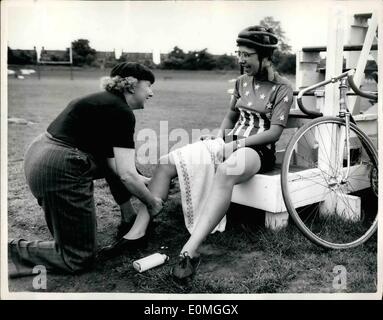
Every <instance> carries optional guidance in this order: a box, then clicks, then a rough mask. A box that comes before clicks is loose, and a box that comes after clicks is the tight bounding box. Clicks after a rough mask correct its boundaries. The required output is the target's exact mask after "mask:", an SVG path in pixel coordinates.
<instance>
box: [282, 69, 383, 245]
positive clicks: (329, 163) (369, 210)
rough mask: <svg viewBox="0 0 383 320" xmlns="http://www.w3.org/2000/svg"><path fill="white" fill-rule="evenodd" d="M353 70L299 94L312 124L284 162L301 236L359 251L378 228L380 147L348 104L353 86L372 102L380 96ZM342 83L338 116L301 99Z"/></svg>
mask: <svg viewBox="0 0 383 320" xmlns="http://www.w3.org/2000/svg"><path fill="white" fill-rule="evenodd" d="M354 72H355V70H354V69H352V70H349V71H347V72H344V73H342V74H341V75H339V76H337V77H334V78H331V79H330V80H326V81H322V82H319V83H317V84H314V85H312V86H310V87H307V88H305V89H303V90H301V91H300V92H299V94H298V97H297V102H298V106H299V108H300V109H301V111H302V112H303V113H305V114H306V115H308V116H309V117H310V118H313V119H314V120H312V121H310V122H308V123H306V124H305V125H303V126H302V127H301V128H300V129H299V130H298V131H297V132H296V133H295V134H294V136H293V137H292V139H291V140H290V142H289V143H288V145H287V148H286V152H285V155H284V158H283V162H282V170H281V186H282V194H283V199H284V202H285V205H286V208H287V211H288V212H289V215H290V216H291V217H292V219H293V220H294V222H295V224H296V225H297V227H298V229H299V230H300V231H301V232H302V233H303V235H304V236H306V237H307V238H308V239H309V240H311V241H312V242H314V243H315V244H318V245H320V246H322V247H324V248H331V249H345V248H352V247H356V246H358V245H360V244H362V243H364V242H365V241H367V240H368V239H369V238H370V237H371V236H372V235H373V234H374V233H375V231H376V230H377V224H378V221H377V212H378V211H377V210H378V206H377V204H378V154H377V149H376V148H375V146H374V144H373V142H372V141H371V139H370V138H369V137H368V136H367V135H366V134H365V133H363V132H362V131H361V130H360V129H359V128H358V127H357V125H356V123H355V121H354V119H353V117H352V115H351V113H350V112H349V110H348V106H347V95H350V93H348V88H349V86H350V87H351V89H352V90H353V91H354V92H355V94H356V95H359V96H362V97H366V98H369V99H372V100H374V101H377V93H373V92H366V91H361V90H360V89H359V88H358V87H357V86H356V85H355V83H354V81H353V75H354ZM338 81H340V85H339V90H340V100H339V107H340V108H339V114H338V115H337V116H333V117H332V116H323V114H322V113H319V112H316V111H309V110H307V109H306V108H305V106H304V105H303V103H302V97H303V95H305V94H306V93H307V92H309V91H312V90H314V89H316V88H318V87H322V86H325V85H327V84H329V83H336V82H338ZM328 142H330V143H328ZM359 207H360V208H359Z"/></svg>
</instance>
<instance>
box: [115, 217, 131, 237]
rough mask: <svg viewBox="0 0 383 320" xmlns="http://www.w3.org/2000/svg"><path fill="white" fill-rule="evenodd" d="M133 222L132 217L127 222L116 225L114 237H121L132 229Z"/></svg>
mask: <svg viewBox="0 0 383 320" xmlns="http://www.w3.org/2000/svg"><path fill="white" fill-rule="evenodd" d="M133 224H134V219H132V220H131V221H129V222H121V223H120V225H119V226H118V227H117V233H116V239H117V240H118V239H121V238H122V237H123V236H124V235H126V234H127V233H128V232H129V230H130V229H132V227H133Z"/></svg>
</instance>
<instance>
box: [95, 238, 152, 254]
mask: <svg viewBox="0 0 383 320" xmlns="http://www.w3.org/2000/svg"><path fill="white" fill-rule="evenodd" d="M147 246H148V236H147V234H145V235H144V236H143V237H141V238H138V239H135V240H129V239H125V238H121V239H120V240H117V241H116V242H115V243H113V244H111V245H110V246H106V247H104V248H102V249H101V250H100V251H99V252H98V254H97V258H98V259H100V260H106V259H110V258H114V257H116V256H118V255H120V254H122V253H124V252H126V251H130V252H134V251H136V250H139V249H145V248H146V247H147Z"/></svg>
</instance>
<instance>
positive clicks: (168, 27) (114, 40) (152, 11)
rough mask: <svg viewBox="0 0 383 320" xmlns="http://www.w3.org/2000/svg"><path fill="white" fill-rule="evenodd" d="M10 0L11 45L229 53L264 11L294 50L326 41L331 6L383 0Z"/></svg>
mask: <svg viewBox="0 0 383 320" xmlns="http://www.w3.org/2000/svg"><path fill="white" fill-rule="evenodd" d="M3 4H4V2H3V1H2V5H3ZM5 5H6V9H7V13H6V16H7V20H6V27H7V28H6V29H7V34H8V38H7V43H8V45H9V46H10V47H11V48H13V49H28V48H30V49H32V48H33V47H34V46H36V47H37V48H40V47H41V46H44V47H45V48H46V49H64V48H66V47H69V45H70V43H71V42H72V41H73V40H76V39H79V38H85V39H88V40H89V41H90V45H91V47H93V48H95V49H96V50H99V51H112V50H113V49H116V50H117V51H121V50H124V51H125V52H157V53H158V52H161V53H167V52H169V51H170V50H171V49H172V48H173V47H174V46H178V47H180V48H182V49H183V50H185V51H188V50H201V49H204V48H207V49H208V51H209V52H211V53H213V54H223V53H227V54H232V53H233V52H234V51H235V50H236V47H235V39H236V36H237V34H238V32H239V31H240V30H242V29H243V28H245V27H247V26H250V25H255V24H258V23H259V21H260V20H261V19H262V18H264V17H266V16H272V17H274V19H275V20H278V21H280V22H281V26H282V29H283V30H284V31H285V33H286V37H287V38H288V41H287V42H288V43H289V44H290V45H291V46H292V48H293V50H294V51H295V50H297V49H300V48H301V47H302V46H312V45H325V44H326V38H327V33H328V32H327V23H328V17H329V13H330V10H331V8H333V7H334V6H340V7H341V8H342V9H343V10H344V13H345V16H346V17H347V16H348V15H350V14H352V13H365V12H371V9H372V8H374V7H376V6H377V5H378V2H377V1H362V0H359V1H314V0H312V1H310V0H306V1H287V0H284V1H53V0H50V1H40V0H34V1H32V0H31V1H18V0H9V1H7V0H6V1H5ZM380 8H381V7H380Z"/></svg>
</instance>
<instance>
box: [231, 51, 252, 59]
mask: <svg viewBox="0 0 383 320" xmlns="http://www.w3.org/2000/svg"><path fill="white" fill-rule="evenodd" d="M235 53H236V54H237V56H238V57H243V58H246V59H247V58H249V57H251V56H252V55H254V54H257V53H256V52H245V51H243V52H242V51H235Z"/></svg>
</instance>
